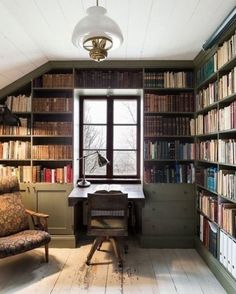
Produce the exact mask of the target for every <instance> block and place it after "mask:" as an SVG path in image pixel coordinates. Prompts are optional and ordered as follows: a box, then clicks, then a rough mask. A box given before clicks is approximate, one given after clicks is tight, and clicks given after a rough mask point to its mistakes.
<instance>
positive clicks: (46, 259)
mask: <svg viewBox="0 0 236 294" xmlns="http://www.w3.org/2000/svg"><path fill="white" fill-rule="evenodd" d="M48 247H49V246H48V244H46V245H45V261H46V262H48Z"/></svg>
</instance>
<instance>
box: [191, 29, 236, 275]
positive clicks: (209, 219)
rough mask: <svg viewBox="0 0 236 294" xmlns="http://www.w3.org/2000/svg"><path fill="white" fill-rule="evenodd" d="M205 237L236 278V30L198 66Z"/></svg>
mask: <svg viewBox="0 0 236 294" xmlns="http://www.w3.org/2000/svg"><path fill="white" fill-rule="evenodd" d="M197 77H198V80H197V83H198V84H197V87H196V117H195V120H196V187H197V202H198V217H199V219H198V220H199V230H198V231H199V237H200V240H201V241H202V243H203V244H204V245H205V247H206V248H208V250H209V251H210V252H211V253H212V254H213V256H214V257H216V258H217V259H218V260H219V261H220V262H221V264H222V265H223V266H224V267H225V268H226V269H227V271H228V272H229V273H230V274H231V275H232V276H233V277H234V278H236V255H235V254H236V253H235V252H236V200H235V197H236V196H235V195H236V33H235V31H233V33H232V34H231V35H230V36H228V37H227V38H226V39H225V40H223V41H222V42H221V43H220V44H219V45H218V46H217V47H216V48H214V49H212V50H211V57H210V58H208V60H207V61H205V63H204V64H202V65H201V66H200V67H199V68H198V70H197Z"/></svg>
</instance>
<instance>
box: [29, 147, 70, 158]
mask: <svg viewBox="0 0 236 294" xmlns="http://www.w3.org/2000/svg"><path fill="white" fill-rule="evenodd" d="M32 153H33V158H34V159H72V146H71V145H34V146H33V150H32Z"/></svg>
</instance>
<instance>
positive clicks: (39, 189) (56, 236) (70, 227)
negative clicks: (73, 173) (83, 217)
mask: <svg viewBox="0 0 236 294" xmlns="http://www.w3.org/2000/svg"><path fill="white" fill-rule="evenodd" d="M72 189H73V186H72V184H52V183H35V184H27V183H21V184H20V191H21V195H22V200H23V202H24V204H25V206H26V208H29V209H32V210H35V211H38V212H42V213H46V214H49V219H48V231H49V233H50V234H51V235H52V241H53V242H52V244H51V245H52V246H54V245H55V246H57V247H75V237H74V211H73V208H72V207H69V206H68V195H69V194H70V192H71V190H72Z"/></svg>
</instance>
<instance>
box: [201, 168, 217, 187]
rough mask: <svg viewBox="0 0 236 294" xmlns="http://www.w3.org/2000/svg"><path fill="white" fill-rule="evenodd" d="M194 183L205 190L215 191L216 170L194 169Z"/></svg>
mask: <svg viewBox="0 0 236 294" xmlns="http://www.w3.org/2000/svg"><path fill="white" fill-rule="evenodd" d="M196 183H197V184H199V185H201V186H203V187H206V188H207V189H209V190H211V191H213V192H216V191H217V168H216V167H209V168H201V167H197V168H196Z"/></svg>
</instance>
